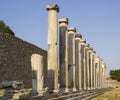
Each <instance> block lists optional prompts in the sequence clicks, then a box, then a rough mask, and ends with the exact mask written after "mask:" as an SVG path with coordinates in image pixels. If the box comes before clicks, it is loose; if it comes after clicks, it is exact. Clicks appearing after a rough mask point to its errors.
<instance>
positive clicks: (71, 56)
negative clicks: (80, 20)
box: [68, 27, 76, 91]
mask: <svg viewBox="0 0 120 100" xmlns="http://www.w3.org/2000/svg"><path fill="white" fill-rule="evenodd" d="M75 32H76V28H74V27H72V28H68V73H69V76H68V77H69V87H71V88H73V91H76V80H75Z"/></svg>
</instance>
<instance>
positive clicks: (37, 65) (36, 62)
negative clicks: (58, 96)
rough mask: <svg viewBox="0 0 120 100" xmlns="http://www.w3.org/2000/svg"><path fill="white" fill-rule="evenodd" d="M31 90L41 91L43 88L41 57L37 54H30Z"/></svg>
mask: <svg viewBox="0 0 120 100" xmlns="http://www.w3.org/2000/svg"><path fill="white" fill-rule="evenodd" d="M31 65H32V72H33V77H32V89H33V90H35V91H42V90H43V86H44V73H43V57H42V56H41V55H39V54H32V56H31Z"/></svg>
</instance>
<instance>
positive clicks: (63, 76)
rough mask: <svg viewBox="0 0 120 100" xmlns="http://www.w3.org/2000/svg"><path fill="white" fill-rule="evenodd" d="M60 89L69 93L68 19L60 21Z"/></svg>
mask: <svg viewBox="0 0 120 100" xmlns="http://www.w3.org/2000/svg"><path fill="white" fill-rule="evenodd" d="M59 24H60V28H59V38H60V39H59V41H60V43H59V48H60V50H59V53H60V54H59V57H60V58H59V60H60V87H61V88H64V89H65V92H68V32H67V25H68V18H61V19H59Z"/></svg>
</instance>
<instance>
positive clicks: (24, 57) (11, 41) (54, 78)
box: [0, 4, 107, 96]
mask: <svg viewBox="0 0 120 100" xmlns="http://www.w3.org/2000/svg"><path fill="white" fill-rule="evenodd" d="M46 9H47V11H48V50H47V51H45V50H42V49H40V48H38V47H36V46H34V45H32V44H29V43H27V42H25V41H22V40H21V39H19V38H16V37H15V36H10V35H8V34H7V33H6V34H3V33H0V40H1V42H0V52H1V53H0V60H1V62H0V69H1V70H0V76H2V77H0V82H2V81H4V80H8V81H10V80H16V79H18V80H21V81H23V83H24V84H25V88H32V90H33V92H36V93H37V95H38V96H39V95H41V94H42V95H44V94H45V93H53V94H54V93H57V94H59V93H61V92H62V93H68V92H71V91H72V92H76V91H78V92H79V91H82V90H95V89H102V88H106V87H107V82H106V67H107V65H106V64H105V62H104V61H103V60H102V59H101V58H100V57H99V56H97V54H96V52H95V51H94V49H93V48H91V47H90V45H89V44H87V43H86V40H84V39H82V35H81V34H77V33H76V28H74V27H70V28H68V18H60V19H58V15H57V14H58V12H59V6H58V5H57V4H52V5H47V6H46ZM58 23H59V28H58ZM58 29H59V35H58ZM58 38H59V41H58ZM58 42H59V52H58ZM7 48H9V51H7ZM11 55H13V56H12V57H11ZM26 69H27V70H26ZM6 70H7V73H6V72H5V71H6ZM17 70H19V71H20V72H19V71H17ZM25 70H26V71H25ZM13 72H14V73H13ZM3 73H5V74H4V75H3ZM11 73H13V75H11ZM6 75H7V76H9V77H7V76H6ZM15 76H16V77H15ZM45 88H48V90H46V91H44V90H45ZM43 93H44V94H43Z"/></svg>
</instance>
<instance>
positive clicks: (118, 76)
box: [110, 69, 120, 81]
mask: <svg viewBox="0 0 120 100" xmlns="http://www.w3.org/2000/svg"><path fill="white" fill-rule="evenodd" d="M110 76H111V78H112V79H113V80H117V81H120V69H118V70H110Z"/></svg>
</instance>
